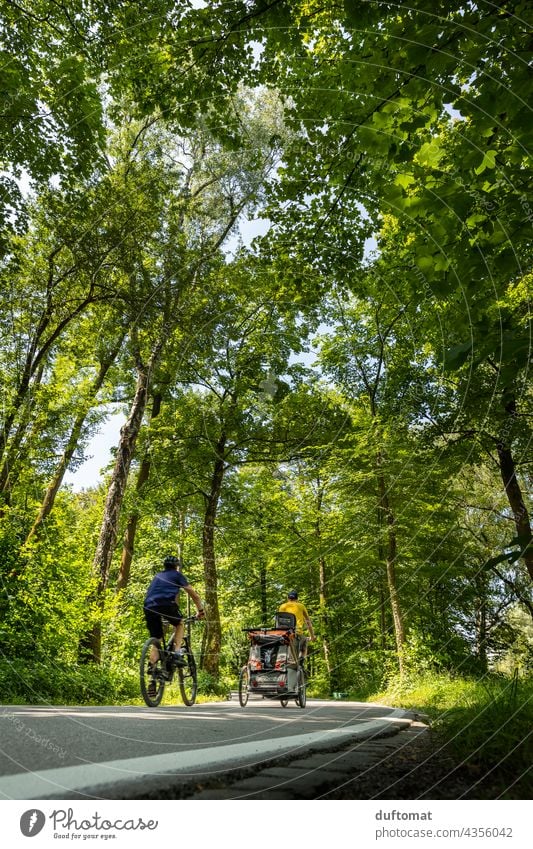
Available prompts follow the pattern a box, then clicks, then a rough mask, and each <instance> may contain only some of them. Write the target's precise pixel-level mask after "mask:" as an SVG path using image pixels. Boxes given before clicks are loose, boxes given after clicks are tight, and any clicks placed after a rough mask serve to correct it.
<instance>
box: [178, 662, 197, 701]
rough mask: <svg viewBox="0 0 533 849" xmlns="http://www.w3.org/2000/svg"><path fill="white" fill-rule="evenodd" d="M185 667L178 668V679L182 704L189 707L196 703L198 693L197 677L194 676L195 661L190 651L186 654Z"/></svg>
mask: <svg viewBox="0 0 533 849" xmlns="http://www.w3.org/2000/svg"><path fill="white" fill-rule="evenodd" d="M185 657H186V658H187V666H179V667H178V679H179V683H180V693H181V698H182V699H183V704H184V705H187V706H188V707H191V706H192V705H193V704H194V703H195V701H196V693H197V692H198V676H197V674H196V661H195V659H194V656H193V655H192V653H191V652H190V651H188V652H186V654H185Z"/></svg>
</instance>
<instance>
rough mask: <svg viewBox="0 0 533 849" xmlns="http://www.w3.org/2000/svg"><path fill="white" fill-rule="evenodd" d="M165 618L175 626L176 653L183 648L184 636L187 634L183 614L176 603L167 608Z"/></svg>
mask: <svg viewBox="0 0 533 849" xmlns="http://www.w3.org/2000/svg"><path fill="white" fill-rule="evenodd" d="M164 615H165V618H166V619H168V621H169V622H170V624H171V625H173V626H174V636H173V641H174V651H178V649H180V648H181V644H182V642H183V635H184V633H185V623H184V622H183V614H182V612H181V610H180V609H179V607H178V605H177V604H176V603H174V604H169V605H167V606H166V607H165V611H164Z"/></svg>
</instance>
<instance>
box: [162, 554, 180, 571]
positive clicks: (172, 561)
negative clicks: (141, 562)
mask: <svg viewBox="0 0 533 849" xmlns="http://www.w3.org/2000/svg"><path fill="white" fill-rule="evenodd" d="M163 567H164V568H165V569H181V560H180V558H179V557H176V556H175V555H174V554H169V555H168V556H167V557H165V559H164V560H163Z"/></svg>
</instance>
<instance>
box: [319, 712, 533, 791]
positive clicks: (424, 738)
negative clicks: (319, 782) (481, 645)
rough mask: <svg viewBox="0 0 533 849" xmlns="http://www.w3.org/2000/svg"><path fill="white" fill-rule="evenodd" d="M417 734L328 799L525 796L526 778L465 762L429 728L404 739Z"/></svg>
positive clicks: (417, 730)
mask: <svg viewBox="0 0 533 849" xmlns="http://www.w3.org/2000/svg"><path fill="white" fill-rule="evenodd" d="M406 734H411V735H412V738H413V739H412V741H411V742H410V744H409V745H408V746H406V745H402V746H399V747H398V749H397V751H395V752H394V753H391V754H390V755H389V757H388V758H387V761H386V762H384V763H382V764H377V765H375V766H373V767H372V769H370V770H368V771H366V772H363V773H362V774H361V775H358V776H356V777H355V778H354V779H353V780H352V781H351V782H350V783H349V784H348V785H345V786H344V787H343V788H342V789H340V790H337V791H333V792H330V793H328V794H327V798H328V799H413V800H414V799H421V800H422V799H457V800H458V799H465V800H466V799H468V800H472V799H526V798H530V793H531V783H530V786H529V791H528V789H527V786H525V785H527V779H526V777H525V776H518V775H517V776H515V777H514V778H506V779H503V777H502V776H501V775H499V773H498V771H497V770H496V769H495V770H493V771H492V772H490V773H489V772H488V771H487V770H486V769H485V770H484V769H482V768H480V767H479V766H477V765H475V764H469V763H465V762H461V761H459V760H458V759H457V757H453V756H452V755H451V754H450V753H449V752H448V750H447V747H446V741H445V740H444V739H443V738H442V737H440V736H439V734H438V733H436V732H435V731H432V730H431V729H427V728H420V727H418V728H417V727H415V726H413V727H412V729H410V731H407V732H402V734H401V735H400V737H402V738H403V737H404V736H405V735H406Z"/></svg>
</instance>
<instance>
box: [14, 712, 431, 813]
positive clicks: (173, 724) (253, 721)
mask: <svg viewBox="0 0 533 849" xmlns="http://www.w3.org/2000/svg"><path fill="white" fill-rule="evenodd" d="M413 719H414V717H413V716H412V715H411V714H407V713H406V712H404V711H398V710H394V709H392V708H387V707H384V706H382V705H368V704H362V703H358V702H330V701H319V700H309V701H308V704H307V708H306V709H305V710H301V709H299V708H298V707H296V705H295V704H294V703H293V702H291V703H289V706H288V707H287V708H282V707H281V705H280V704H279V703H277V702H266V701H263V700H257V701H254V700H252V699H251V700H250V701H249V702H248V705H247V706H246V708H241V707H240V706H239V704H238V702H237V701H235V700H232V701H229V702H221V703H209V704H200V705H195V706H194V707H192V708H184V707H181V706H179V707H160V708H157V709H153V710H151V709H148V708H136V707H56V706H53V707H45V706H3V707H0V740H1V741H2V742H1V744H0V798H4V799H46V798H49V799H71V798H72V799H77V798H85V799H87V798H100V799H105V798H118V799H121V798H122V799H128V798H149V797H150V798H159V797H166V796H168V795H169V794H171V795H174V796H176V797H186V798H201V797H202V796H203V795H204V794H205V793H207V794H209V793H214V794H215V795H211V796H210V798H228V796H227V793H228V792H230V798H238V797H239V795H241V796H242V795H244V796H246V792H244V793H240V791H239V788H238V787H237V785H238V784H239V782H242V781H245V782H246V781H249V780H250V777H253V776H255V777H256V779H257V777H258V776H263V777H264V776H265V772H266V771H268V770H269V769H272V768H274V767H276V766H279V765H284V764H285V765H290V764H292V763H298V762H301V761H302V760H305V759H307V758H309V757H314V756H315V753H317V752H322V753H323V754H324V753H328V752H335V751H340V750H342V749H346V748H348V749H349V750H350V751H352V750H353V748H354V745H356V746H359V747H360V751H359V754H361V752H363V753H364V751H365V749H364V747H365V746H366V751H367V755H369V754H371V752H370V749H369V746H370V747H372V746H375V742H374V743H373V742H372V741H376V740H378V739H379V740H381V738H384V737H390V736H391V735H396V734H398V732H402V731H404V730H405V729H407V728H409V727H410V726H411V725H412V722H413ZM400 736H403V735H402V734H400ZM363 741H366V742H363ZM361 747H362V748H361ZM332 760H336V761H337V762H338V764H340V759H339V758H338V757H336V758H333V759H332V758H331V757H329V762H330V763H331V762H332ZM359 762H361V759H360V758H359ZM322 765H323V766H324V765H325V761H323V762H322ZM350 768H353V764H352V766H351V767H350ZM317 769H318V767H317ZM313 770H314V771H315V772H316V770H315V769H314V768H313ZM308 771H309V770H308V769H307V768H306V772H308ZM318 771H319V772H320V770H318ZM337 778H338V776H337ZM267 783H268V778H267ZM274 783H275V784H277V782H274ZM315 784H316V781H315ZM230 787H233V788H234V790H228V788H230ZM236 787H237V789H235V788H236ZM265 787H266V785H264V784H263V785H260V792H262V789H265ZM276 792H277V791H276ZM280 792H281V793H282V795H283V794H285V793H286V795H285V798H290V793H289V792H288V791H286V789H282V790H281V791H280ZM217 793H218V794H219V795H218V796H217V795H216V794H217ZM231 794H233V795H231Z"/></svg>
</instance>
